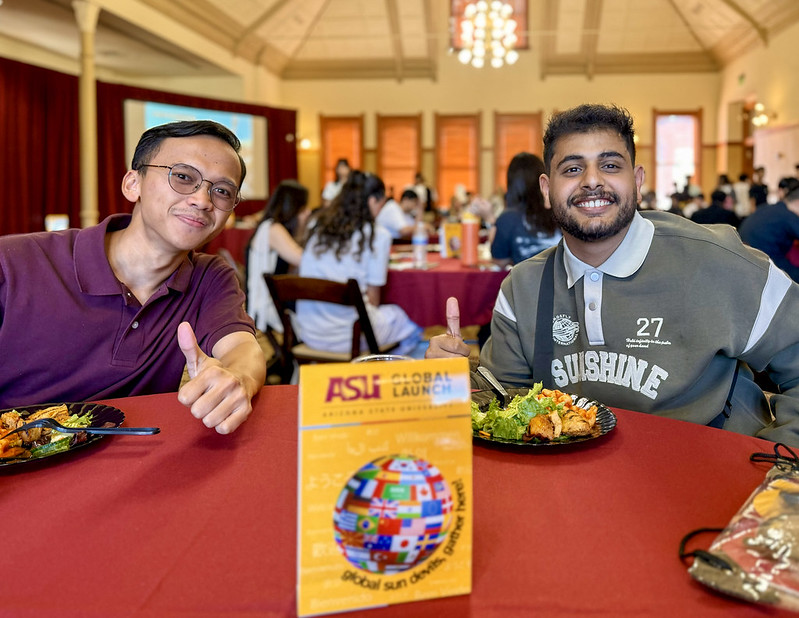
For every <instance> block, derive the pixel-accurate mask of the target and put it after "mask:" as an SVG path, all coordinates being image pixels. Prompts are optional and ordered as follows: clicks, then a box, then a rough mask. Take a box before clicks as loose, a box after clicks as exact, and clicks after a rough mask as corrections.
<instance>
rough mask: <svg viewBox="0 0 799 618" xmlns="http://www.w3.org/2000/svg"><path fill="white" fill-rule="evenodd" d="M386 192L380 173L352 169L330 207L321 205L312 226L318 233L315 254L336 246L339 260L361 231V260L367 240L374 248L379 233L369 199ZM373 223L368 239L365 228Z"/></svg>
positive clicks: (315, 233) (382, 195)
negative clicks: (353, 238) (376, 229)
mask: <svg viewBox="0 0 799 618" xmlns="http://www.w3.org/2000/svg"><path fill="white" fill-rule="evenodd" d="M385 195H386V186H385V185H384V184H383V181H382V180H380V178H379V177H378V176H375V175H374V174H368V173H364V172H361V171H358V170H353V171H352V172H350V175H349V177H348V178H347V182H345V183H344V186H343V187H342V188H341V192H340V193H339V194H338V195H337V196H336V197H335V198H333V202H332V203H331V204H330V206H328V207H327V208H320V209H319V210H318V211H317V212H318V215H317V216H316V218H315V220H314V222H313V224H312V229H311V234H310V235H311V236H316V240H317V242H316V247H315V249H314V253H316V255H317V257H318V256H320V255H321V254H322V253H323V252H324V251H326V250H328V249H333V251H334V252H335V254H336V258H337V259H341V256H342V254H343V253H344V252H346V251H348V250H349V246H350V242H351V241H352V236H353V235H354V234H355V232H357V231H359V230H360V231H361V234H362V235H361V243H360V247H359V248H358V252H357V256H356V259H357V260H360V256H361V254H362V253H363V250H364V249H365V248H366V243H367V242H368V243H369V248H370V249H371V248H372V240H373V239H374V234H375V225H374V217H373V216H372V211H371V210H369V198H370V197H374V198H376V199H378V200H382V199H383V198H384V197H385ZM367 224H369V226H370V231H369V238H368V240H367V238H366V233H365V232H364V229H363V228H364V227H365V226H366V225H367Z"/></svg>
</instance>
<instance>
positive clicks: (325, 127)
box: [319, 116, 363, 186]
mask: <svg viewBox="0 0 799 618" xmlns="http://www.w3.org/2000/svg"><path fill="white" fill-rule="evenodd" d="M319 131H320V137H321V142H322V144H321V146H322V171H321V175H322V182H321V183H320V185H321V186H324V185H325V183H327V182H329V181H331V180H335V179H336V161H338V160H339V159H347V160H348V161H349V163H350V167H351V168H352V169H362V166H363V116H349V117H335V116H319Z"/></svg>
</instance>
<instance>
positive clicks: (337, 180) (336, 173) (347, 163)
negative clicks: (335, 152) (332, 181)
mask: <svg viewBox="0 0 799 618" xmlns="http://www.w3.org/2000/svg"><path fill="white" fill-rule="evenodd" d="M342 163H343V164H344V165H346V166H347V167H349V168H350V170H352V167H351V166H350V162H349V161H348V160H347V159H346V158H344V157H341V158H340V159H338V160H337V161H336V165H335V166H334V167H333V173H334V174H335V175H336V182H339V181H340V180H341V178H339V177H338V166H339V165H341V164H342Z"/></svg>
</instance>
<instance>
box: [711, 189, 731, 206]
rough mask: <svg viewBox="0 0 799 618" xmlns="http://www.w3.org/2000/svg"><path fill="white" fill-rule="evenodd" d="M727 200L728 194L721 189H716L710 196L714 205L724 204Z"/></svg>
mask: <svg viewBox="0 0 799 618" xmlns="http://www.w3.org/2000/svg"><path fill="white" fill-rule="evenodd" d="M726 199H727V194H726V193H725V192H724V191H722V190H721V189H716V190H715V191H713V193H711V194H710V201H711V202H713V203H714V204H723V203H724V200H726Z"/></svg>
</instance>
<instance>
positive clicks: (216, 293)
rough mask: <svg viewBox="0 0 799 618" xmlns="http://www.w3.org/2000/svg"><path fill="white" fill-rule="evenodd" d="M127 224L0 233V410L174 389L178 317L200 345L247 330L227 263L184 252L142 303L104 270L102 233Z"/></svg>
mask: <svg viewBox="0 0 799 618" xmlns="http://www.w3.org/2000/svg"><path fill="white" fill-rule="evenodd" d="M129 223H130V215H113V216H111V217H109V218H107V219H106V220H105V221H103V222H102V223H101V224H100V225H97V226H94V227H90V228H86V229H82V230H77V229H71V230H65V231H63V232H41V233H35V234H21V235H11V236H2V237H0V408H8V407H13V406H23V405H29V404H38V403H48V402H61V401H65V402H70V401H90V400H94V399H103V398H112V397H127V396H132V395H144V394H149V393H163V392H170V391H176V390H177V389H178V386H179V385H180V379H181V376H182V374H183V367H184V365H185V358H184V356H183V353H182V352H181V350H180V348H179V347H178V342H177V327H178V324H180V323H181V322H183V321H187V322H189V324H191V325H192V327H193V328H194V332H195V334H196V335H197V340H198V342H199V344H200V347H201V348H202V349H203V351H204V352H205V353H206V354H208V355H210V354H211V350H212V349H213V347H214V344H216V342H217V341H219V340H220V339H221V338H222V337H224V336H225V335H228V334H230V333H233V332H237V331H247V332H250V333H252V332H254V331H253V323H252V320H251V319H250V318H249V317H248V316H247V314H246V313H245V311H244V309H243V303H244V294H243V293H242V291H241V288H240V286H239V284H238V281H237V279H236V275H235V273H234V271H233V270H232V269H231V268H230V267H229V266H228V265H227V264H226V263H225V262H224V260H222V259H221V258H219V257H217V256H211V255H206V254H203V253H190V254H189V255H188V257H187V258H186V259H185V260H184V261H183V262H182V263H181V264H180V266H178V268H177V269H176V270H175V272H173V273H172V275H170V277H169V278H168V279H167V280H166V281H165V282H164V283H163V284H161V286H160V287H159V288H158V290H157V291H156V292H155V294H153V296H152V298H150V299H149V300H148V301H147V302H146V303H145V304H144V306H142V305H141V304H140V303H139V301H138V300H137V299H136V297H135V296H133V294H130V292H129V290H128V289H127V288H126V287H125V286H124V285H123V284H122V283H121V282H120V281H119V280H118V279H117V278H116V277H115V276H114V273H113V272H112V270H111V266H110V265H109V263H108V258H107V257H106V254H105V234H106V232H107V231H108V232H111V231H114V230H118V229H122V228H124V227H126V226H127V225H128V224H129Z"/></svg>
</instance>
